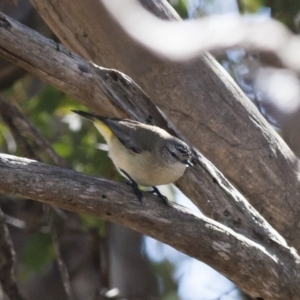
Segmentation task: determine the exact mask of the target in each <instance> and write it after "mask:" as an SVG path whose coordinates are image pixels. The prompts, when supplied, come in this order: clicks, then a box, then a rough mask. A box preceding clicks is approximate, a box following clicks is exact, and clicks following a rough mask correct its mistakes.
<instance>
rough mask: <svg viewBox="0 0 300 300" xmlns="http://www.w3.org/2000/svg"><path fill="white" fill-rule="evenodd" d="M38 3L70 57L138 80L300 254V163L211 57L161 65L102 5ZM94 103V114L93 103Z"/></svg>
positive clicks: (63, 0) (160, 8)
mask: <svg viewBox="0 0 300 300" xmlns="http://www.w3.org/2000/svg"><path fill="white" fill-rule="evenodd" d="M31 2H32V3H33V5H34V6H35V7H36V9H37V11H38V12H39V13H40V15H41V16H42V17H43V18H44V20H45V21H46V22H47V24H48V25H49V26H50V27H51V28H52V30H53V31H54V32H55V33H56V35H57V36H58V37H59V38H60V40H61V41H62V42H63V43H64V44H65V45H66V46H68V47H69V48H70V49H71V50H73V51H74V52H76V53H79V54H80V55H81V56H83V57H84V58H85V59H88V60H93V61H94V62H95V63H97V64H98V65H102V66H104V67H110V68H116V69H118V70H120V71H122V72H124V73H126V74H128V75H129V76H130V77H132V78H133V80H135V81H136V82H137V83H138V84H139V85H140V86H141V88H142V89H143V90H144V91H145V92H146V93H147V94H148V95H149V96H150V98H151V99H152V100H153V101H154V103H155V104H156V105H157V106H158V107H159V108H160V109H161V110H162V111H163V112H164V113H165V114H166V115H167V116H168V118H169V119H170V120H171V121H172V122H173V123H174V124H175V125H176V127H177V128H178V129H179V130H180V131H181V132H182V133H183V135H184V136H185V137H186V138H187V139H188V140H189V141H190V142H191V143H192V144H194V145H195V146H196V147H197V148H198V149H199V150H200V151H201V152H202V153H203V154H204V155H205V156H206V157H207V158H208V159H210V160H211V161H212V162H213V163H214V164H215V165H216V166H217V167H218V168H219V169H220V170H221V172H222V173H223V174H224V175H225V176H226V178H228V179H229V180H230V181H231V182H232V183H233V184H234V185H235V186H236V187H237V188H238V189H239V190H240V191H241V192H242V194H244V195H245V196H246V198H247V199H248V200H249V202H250V203H251V204H253V205H254V207H255V208H256V209H257V210H258V211H259V212H261V213H262V215H263V216H264V217H265V219H266V220H267V221H268V222H270V223H271V224H272V225H273V226H274V227H275V228H276V229H277V230H278V231H279V232H280V233H281V234H282V235H283V236H284V237H285V238H286V239H288V241H289V243H290V244H291V245H293V246H294V247H296V248H297V249H300V227H299V226H298V223H299V221H298V217H297V216H298V214H299V213H298V212H299V191H300V186H299V184H300V182H299V177H298V175H297V173H298V171H299V167H298V160H297V158H296V157H295V155H294V154H293V153H292V151H291V150H290V149H289V148H288V147H287V145H286V144H285V143H284V141H283V140H282V139H281V138H280V137H279V136H278V135H277V134H276V132H275V131H274V130H273V129H272V128H271V126H270V125H269V124H268V123H267V122H266V120H265V119H264V118H263V117H262V116H261V114H260V113H259V112H258V110H257V109H256V108H255V107H254V105H253V104H252V103H251V101H250V100H249V99H248V98H247V97H246V96H245V95H244V94H243V93H242V91H241V90H240V89H239V88H238V87H237V86H236V84H235V83H234V82H233V80H232V79H231V78H229V76H228V75H227V74H225V72H224V70H223V69H222V67H221V66H220V65H219V64H218V63H217V62H216V61H215V60H214V59H213V58H212V57H211V56H210V55H209V54H204V55H203V56H201V57H200V58H198V59H195V60H193V61H191V62H186V63H180V62H177V63H176V62H168V61H165V60H161V59H159V58H157V57H155V56H154V55H153V54H151V53H149V52H148V51H147V50H145V49H144V48H142V47H141V46H140V45H138V44H137V43H136V42H134V41H133V40H132V39H131V38H129V37H128V36H126V34H124V32H123V30H122V28H121V27H120V26H119V25H118V24H117V23H116V21H115V20H113V19H112V18H111V16H110V15H109V14H108V13H107V11H106V10H105V9H104V7H103V5H102V3H101V1H94V0H86V1H84V2H82V1H79V0H76V1H75V0H74V1H72V2H70V1H67V0H61V1H59V2H57V1H54V0H31ZM150 2H151V1H150ZM156 3H158V4H157V6H156V8H157V11H159V12H161V13H162V14H163V15H164V17H165V18H166V19H170V18H171V17H172V18H173V19H178V16H176V15H175V13H174V11H173V10H172V11H168V4H167V3H166V1H163V2H161V3H160V2H158V1H156ZM166 11H168V14H166V13H164V12H166ZM87 20H88V21H87ZM78 24H80V26H78ZM87 101H88V102H89V103H88V104H87V106H88V107H89V108H91V109H93V108H94V107H95V103H94V101H93V99H90V100H87ZM95 112H97V113H99V114H101V113H103V110H100V109H97V110H96V111H95ZM111 114H113V113H111Z"/></svg>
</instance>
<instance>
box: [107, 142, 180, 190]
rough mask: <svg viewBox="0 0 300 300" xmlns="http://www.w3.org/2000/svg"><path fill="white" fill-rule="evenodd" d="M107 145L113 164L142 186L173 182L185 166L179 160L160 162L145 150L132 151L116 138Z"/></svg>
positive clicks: (159, 159)
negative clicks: (168, 162) (171, 162)
mask: <svg viewBox="0 0 300 300" xmlns="http://www.w3.org/2000/svg"><path fill="white" fill-rule="evenodd" d="M108 147H109V156H110V158H111V159H112V161H113V163H114V164H115V166H116V167H117V168H118V169H121V170H124V171H125V172H127V173H128V174H129V175H130V177H132V179H133V180H135V181H136V182H137V183H138V184H139V185H142V186H157V185H163V184H169V183H172V182H175V181H177V180H178V179H179V178H180V177H181V176H182V175H183V174H184V172H185V169H186V166H185V165H184V164H182V163H180V162H177V163H174V164H166V163H164V162H162V159H161V158H156V157H155V156H153V155H151V153H149V152H147V151H145V152H142V153H134V152H133V151H131V150H129V149H127V148H126V147H124V146H123V144H121V143H120V142H119V141H118V140H116V139H113V140H111V142H110V143H109V144H108ZM121 174H122V173H121ZM122 175H124V174H122Z"/></svg>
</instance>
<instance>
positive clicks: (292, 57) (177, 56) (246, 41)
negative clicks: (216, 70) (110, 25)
mask: <svg viewBox="0 0 300 300" xmlns="http://www.w3.org/2000/svg"><path fill="white" fill-rule="evenodd" d="M142 1H143V2H146V1H144V0H142ZM102 2H103V4H104V5H105V6H106V8H107V10H108V11H109V13H110V14H112V15H113V17H114V18H115V20H116V22H118V23H119V24H120V25H121V26H122V28H123V29H124V30H125V31H126V33H127V34H128V35H129V36H131V37H132V38H134V39H135V40H136V41H137V42H138V43H140V44H142V45H144V46H145V47H147V48H148V49H149V50H151V51H153V52H155V53H156V54H157V55H160V56H163V57H164V58H166V59H174V60H190V59H193V58H196V57H199V56H200V55H201V54H203V53H205V52H206V51H209V52H213V53H216V52H217V53H220V52H223V51H226V50H230V49H236V48H243V49H245V50H246V51H252V52H255V53H262V54H263V57H265V58H267V57H268V61H269V62H270V61H276V63H277V65H280V67H286V68H289V69H291V70H293V71H295V72H297V73H298V74H300V61H299V59H298V57H297V55H296V53H299V52H300V38H299V37H298V36H297V35H295V34H293V33H292V32H291V31H290V30H288V29H287V28H286V27H285V26H284V25H282V24H281V23H280V22H279V21H276V20H273V19H271V18H269V19H265V20H264V21H262V20H261V19H260V20H257V19H256V20H255V19H254V18H253V19H252V20H251V19H250V18H245V17H241V16H239V15H237V14H231V15H223V16H209V17H202V18H199V19H197V20H186V21H184V22H165V21H164V20H161V19H159V18H156V17H155V16H153V14H151V13H149V12H147V11H146V10H145V9H143V7H142V5H141V4H140V3H139V2H138V1H134V0H125V1H122V4H121V5H122V6H123V7H122V6H121V5H120V2H119V1H118V0H111V1H107V0H102ZM151 8H152V7H151ZM160 8H161V9H162V8H163V5H161V6H160ZM156 12H158V13H159V12H160V10H158V9H157V7H156ZM161 17H162V16H161V13H160V18H161ZM167 19H174V18H172V17H169V18H167ZM136 24H139V26H136ZM274 37H275V38H274Z"/></svg>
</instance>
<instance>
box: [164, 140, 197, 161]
mask: <svg viewBox="0 0 300 300" xmlns="http://www.w3.org/2000/svg"><path fill="white" fill-rule="evenodd" d="M162 158H163V159H164V160H165V161H166V162H167V163H178V162H180V163H182V164H184V165H186V166H193V164H192V163H191V161H190V160H191V158H192V153H191V150H190V148H189V146H188V145H187V144H186V143H184V142H183V141H181V140H179V139H177V138H176V139H175V138H174V139H170V140H168V141H167V142H166V143H165V145H164V146H163V149H162Z"/></svg>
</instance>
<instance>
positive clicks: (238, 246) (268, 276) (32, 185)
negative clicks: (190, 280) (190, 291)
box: [0, 154, 300, 299]
mask: <svg viewBox="0 0 300 300" xmlns="http://www.w3.org/2000/svg"><path fill="white" fill-rule="evenodd" d="M0 178H1V181H0V192H1V193H7V194H14V195H19V196H21V197H24V198H30V199H35V200H37V201H39V202H43V203H46V204H49V205H54V206H57V207H60V208H62V209H66V210H70V211H73V212H76V213H85V214H90V215H94V216H97V217H100V218H102V219H104V220H107V221H111V222H115V223H118V224H121V225H124V226H126V227H129V228H131V229H134V230H136V231H138V232H141V233H143V234H146V235H149V236H151V237H153V238H155V239H157V240H159V241H161V242H164V243H166V244H168V245H170V246H172V247H174V248H176V249H178V250H179V251H181V252H183V253H185V254H187V255H189V256H191V257H195V258H197V259H199V260H201V261H203V262H205V263H207V264H209V265H210V266H212V267H213V268H215V269H216V270H218V271H219V272H220V273H222V274H224V275H225V276H227V277H228V278H229V279H231V280H232V281H233V282H235V283H236V284H237V285H238V286H239V287H241V288H242V289H243V290H244V291H245V292H246V293H248V294H249V295H250V296H252V297H254V298H258V297H260V298H263V299H299V298H298V295H299V294H300V285H299V284H298V283H299V274H300V273H299V261H298V258H297V256H295V253H294V252H293V251H292V250H291V249H288V248H286V250H287V251H284V250H283V251H282V252H281V254H280V255H274V254H272V253H271V252H268V251H267V250H266V249H265V248H264V247H262V246H260V245H257V244H256V243H254V242H252V241H251V240H249V239H247V238H245V237H243V236H242V235H239V234H236V233H235V232H234V231H232V230H230V229H228V228H226V227H224V226H222V225H221V224H219V223H217V222H214V221H212V220H210V219H208V218H206V217H204V216H200V215H197V214H195V213H193V212H191V211H190V210H188V209H186V208H184V207H182V206H179V205H176V204H170V205H169V206H166V205H165V204H163V203H161V201H160V200H159V199H158V198H157V197H155V196H153V195H151V194H149V193H144V199H143V202H142V203H140V202H139V201H138V200H137V199H136V197H135V195H133V193H132V190H131V188H130V187H128V186H127V185H125V184H120V183H116V182H111V181H108V180H105V179H101V178H95V177H91V176H87V175H84V174H80V173H77V172H74V171H71V170H67V169H61V168H58V167H53V166H49V165H45V164H42V163H39V162H37V161H33V160H29V159H24V158H18V157H15V156H10V155H5V154H0Z"/></svg>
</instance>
